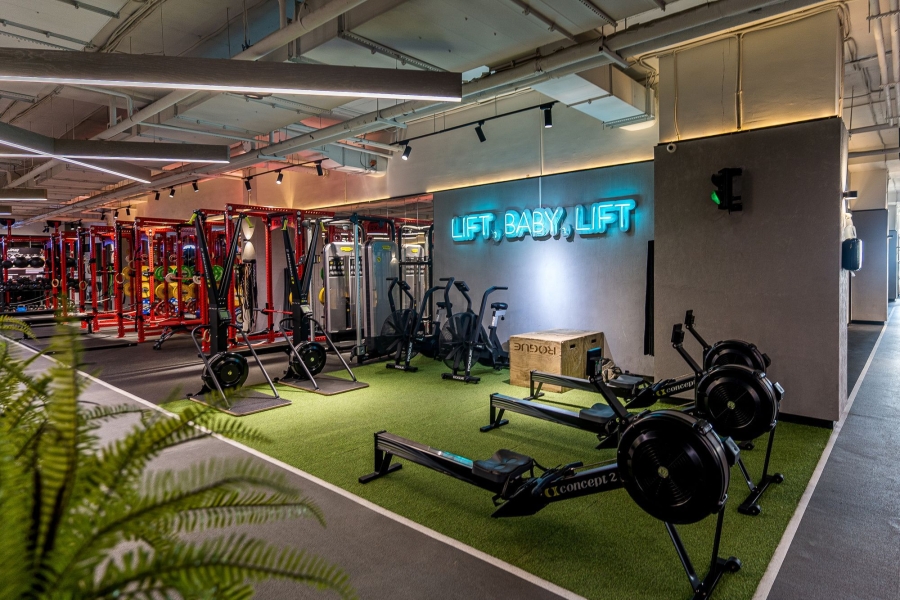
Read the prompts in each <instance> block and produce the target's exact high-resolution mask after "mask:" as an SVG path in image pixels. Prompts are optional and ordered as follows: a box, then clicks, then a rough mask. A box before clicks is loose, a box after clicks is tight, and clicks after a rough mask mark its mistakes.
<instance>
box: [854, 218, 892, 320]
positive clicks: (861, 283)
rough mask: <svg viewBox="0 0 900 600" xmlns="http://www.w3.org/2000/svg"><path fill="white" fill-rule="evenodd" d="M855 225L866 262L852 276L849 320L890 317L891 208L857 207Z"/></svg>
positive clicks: (885, 318)
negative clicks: (889, 249)
mask: <svg viewBox="0 0 900 600" xmlns="http://www.w3.org/2000/svg"><path fill="white" fill-rule="evenodd" d="M853 225H854V226H855V227H856V235H857V236H858V237H859V239H861V240H862V242H863V263H862V268H861V269H860V270H859V271H857V272H856V273H854V276H853V277H851V278H850V320H851V321H878V322H884V321H887V303H888V211H887V209H881V208H879V209H874V210H855V211H853Z"/></svg>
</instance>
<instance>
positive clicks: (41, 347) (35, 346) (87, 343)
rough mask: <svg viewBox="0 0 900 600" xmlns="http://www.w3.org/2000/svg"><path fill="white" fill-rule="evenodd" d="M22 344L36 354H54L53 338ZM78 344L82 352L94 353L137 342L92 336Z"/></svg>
mask: <svg viewBox="0 0 900 600" xmlns="http://www.w3.org/2000/svg"><path fill="white" fill-rule="evenodd" d="M21 341H22V344H24V345H25V346H28V347H29V348H31V349H32V350H37V351H38V352H44V353H45V354H56V351H55V350H53V349H51V346H52V345H53V341H54V340H53V336H48V337H45V338H39V339H35V340H33V339H23V340H21ZM78 344H79V346H80V347H81V350H82V351H83V352H94V351H97V350H112V349H114V348H115V349H121V348H127V347H129V346H136V345H137V342H135V341H133V340H129V339H127V338H115V337H105V336H104V337H94V336H93V335H90V336H88V335H85V336H83V337H80V338H79V339H78Z"/></svg>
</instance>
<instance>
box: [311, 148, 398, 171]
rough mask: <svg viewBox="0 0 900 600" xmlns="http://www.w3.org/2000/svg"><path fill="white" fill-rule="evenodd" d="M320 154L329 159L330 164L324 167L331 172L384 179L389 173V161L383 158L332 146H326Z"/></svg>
mask: <svg viewBox="0 0 900 600" xmlns="http://www.w3.org/2000/svg"><path fill="white" fill-rule="evenodd" d="M319 152H320V153H321V154H322V155H323V156H324V157H325V158H326V159H328V161H329V163H328V164H325V165H324V166H325V168H326V169H328V170H329V171H340V172H341V173H354V174H365V175H370V176H373V177H383V176H384V174H385V173H386V172H387V165H388V159H386V158H384V157H382V156H376V155H374V154H369V153H367V152H360V151H358V150H354V149H353V148H347V147H345V146H335V145H332V144H329V145H327V146H325V148H324V149H323V150H320V151H319ZM334 163H337V165H338V166H333V165H334ZM329 165H331V166H329Z"/></svg>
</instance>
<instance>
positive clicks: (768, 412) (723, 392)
mask: <svg viewBox="0 0 900 600" xmlns="http://www.w3.org/2000/svg"><path fill="white" fill-rule="evenodd" d="M778 401H779V396H778V395H777V394H776V393H775V388H774V386H773V385H772V382H771V381H769V378H768V377H766V375H765V373H763V372H761V371H757V370H754V369H751V368H748V367H744V366H740V365H726V366H722V367H716V368H714V369H712V370H711V371H709V373H707V374H706V375H705V376H704V377H703V379H701V380H700V383H699V384H697V415H698V416H700V417H702V418H704V419H707V420H708V421H709V422H710V423H712V426H713V427H714V428H715V430H716V433H718V434H719V435H724V436H728V437H732V438H734V439H736V440H739V441H742V442H748V441H750V440H755V439H756V438H758V437H759V436H761V435H763V434H764V433H768V432H770V431H771V430H772V428H773V427H775V423H776V421H777V419H778Z"/></svg>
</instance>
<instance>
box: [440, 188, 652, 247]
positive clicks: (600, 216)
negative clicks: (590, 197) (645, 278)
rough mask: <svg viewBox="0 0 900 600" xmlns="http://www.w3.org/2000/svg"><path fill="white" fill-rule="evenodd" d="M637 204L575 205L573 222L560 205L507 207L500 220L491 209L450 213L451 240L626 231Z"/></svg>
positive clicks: (628, 202) (566, 236)
mask: <svg viewBox="0 0 900 600" xmlns="http://www.w3.org/2000/svg"><path fill="white" fill-rule="evenodd" d="M636 206H637V204H636V203H635V201H634V200H632V199H626V200H606V201H603V202H595V203H593V204H591V205H590V206H583V205H577V206H575V211H574V213H575V218H574V224H570V223H566V217H567V216H568V213H567V212H566V209H565V208H563V207H561V206H560V207H556V208H535V209H533V210H529V209H527V208H526V209H524V210H521V211H520V210H507V211H506V212H505V213H503V218H502V220H498V219H497V215H495V214H494V213H490V212H480V213H471V214H468V215H462V216H457V217H453V218H452V219H451V221H450V227H451V237H452V238H453V241H454V242H471V241H472V240H474V239H476V238H479V237H480V238H482V239H485V240H488V239H491V240H494V241H496V242H499V241H500V240H502V239H503V238H504V237H505V238H506V239H509V240H520V239H523V238H524V237H525V236H526V235H530V236H531V237H532V238H533V239H536V240H539V239H545V238H550V237H554V238H555V237H557V236H561V237H563V238H571V237H572V236H573V235H574V234H576V233H577V234H578V235H579V236H589V235H602V234H606V233H607V232H608V231H609V230H610V229H618V230H619V231H629V230H630V229H631V226H632V223H634V210H635V207H636Z"/></svg>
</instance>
